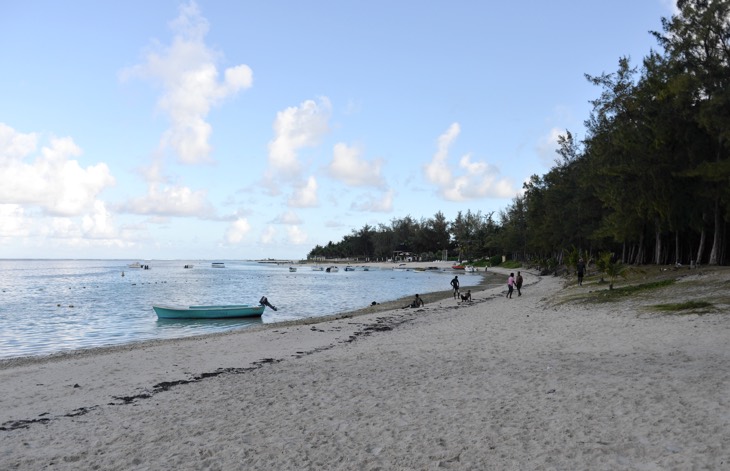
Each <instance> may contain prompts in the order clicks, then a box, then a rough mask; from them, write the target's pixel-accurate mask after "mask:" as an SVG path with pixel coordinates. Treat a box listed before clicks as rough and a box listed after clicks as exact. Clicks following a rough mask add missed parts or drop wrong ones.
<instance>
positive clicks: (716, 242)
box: [707, 198, 722, 265]
mask: <svg viewBox="0 0 730 471" xmlns="http://www.w3.org/2000/svg"><path fill="white" fill-rule="evenodd" d="M721 225H722V219H721V218H720V198H715V234H714V235H713V236H712V250H711V251H710V260H709V261H708V262H707V263H708V264H710V265H717V257H718V253H719V252H720V231H721V227H720V226H721Z"/></svg>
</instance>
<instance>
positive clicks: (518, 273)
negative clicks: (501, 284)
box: [515, 272, 522, 296]
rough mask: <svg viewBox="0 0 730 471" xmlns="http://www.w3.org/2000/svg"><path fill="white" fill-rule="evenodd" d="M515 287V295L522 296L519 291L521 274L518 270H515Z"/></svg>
mask: <svg viewBox="0 0 730 471" xmlns="http://www.w3.org/2000/svg"><path fill="white" fill-rule="evenodd" d="M515 288H517V296H522V291H520V289H521V288H522V275H521V274H520V272H517V278H515Z"/></svg>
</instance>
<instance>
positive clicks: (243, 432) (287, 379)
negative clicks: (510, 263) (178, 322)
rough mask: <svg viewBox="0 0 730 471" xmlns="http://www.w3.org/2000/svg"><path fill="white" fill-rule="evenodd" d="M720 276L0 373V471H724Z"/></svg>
mask: <svg viewBox="0 0 730 471" xmlns="http://www.w3.org/2000/svg"><path fill="white" fill-rule="evenodd" d="M490 270H491V269H490ZM494 271H501V272H502V273H504V272H505V270H500V269H494ZM729 273H730V271H729V270H724V271H716V272H712V273H709V272H705V271H701V270H696V271H683V272H681V273H680V272H677V274H676V276H677V279H678V281H677V282H676V283H675V284H673V285H671V286H668V287H666V288H660V289H656V290H652V291H650V292H648V294H647V293H642V294H639V295H636V296H630V297H627V298H626V299H622V300H619V301H615V302H611V303H584V302H575V301H572V300H571V299H572V297H574V296H576V295H577V296H580V295H581V294H583V293H588V292H591V291H597V290H605V289H607V287H606V286H605V285H597V284H595V283H586V284H584V286H582V287H579V286H575V285H574V284H568V282H567V281H566V279H564V278H559V277H553V276H546V277H540V276H538V275H537V274H535V273H532V272H530V271H524V270H523V275H525V286H524V287H523V290H522V291H523V295H522V296H519V297H518V296H517V295H516V294H515V296H514V298H513V299H506V298H505V297H504V292H505V291H506V286H502V287H498V288H491V289H485V290H482V291H476V292H475V291H472V295H473V298H474V301H473V302H472V303H458V302H456V301H455V300H453V299H445V300H441V301H437V302H427V304H426V305H425V307H423V308H418V309H392V310H385V311H383V310H381V309H373V311H372V312H367V310H366V311H365V312H360V313H358V314H357V315H354V314H349V315H343V316H333V317H330V318H326V319H313V320H308V321H306V322H299V323H287V324H279V325H263V326H260V327H256V328H254V329H250V330H246V331H242V332H235V333H227V334H219V335H213V336H207V337H200V338H193V339H182V340H174V341H159V342H151V343H142V344H136V345H130V346H125V347H114V348H107V349H94V350H90V351H79V352H75V353H73V354H64V355H56V356H53V357H50V358H41V359H32V358H31V359H28V358H26V359H17V360H9V361H3V362H0V441H1V443H2V446H0V469H3V470H15V469H19V470H38V469H54V470H78V469H103V470H161V469H170V470H173V469H175V470H178V469H182V470H228V469H250V470H272V469H276V470H313V469H333V470H340V469H341V470H431V469H433V470H435V469H455V470H462V469H463V470H470V469H471V470H484V469H591V470H617V469H618V470H622V469H626V470H633V469H636V470H665V469H677V470H685V469H730V347H729V345H730V316H728V309H727V308H728V304H729V303H730V300H729V299H728V296H727V294H726V293H727V290H728V287H730V275H729ZM691 299H712V300H713V305H714V306H715V307H714V309H711V310H710V312H698V313H683V314H677V313H661V312H658V311H656V310H653V309H650V308H649V307H648V306H651V305H654V304H659V303H665V302H670V301H671V300H678V301H686V300H691Z"/></svg>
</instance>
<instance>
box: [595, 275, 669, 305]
mask: <svg viewBox="0 0 730 471" xmlns="http://www.w3.org/2000/svg"><path fill="white" fill-rule="evenodd" d="M676 281H677V280H675V279H667V280H659V281H652V282H649V283H640V284H638V285H628V286H622V287H620V288H614V289H610V290H609V289H606V290H601V291H594V292H592V293H589V294H588V295H587V296H586V297H585V298H584V299H585V301H586V302H594V303H604V302H612V301H618V300H620V299H624V298H627V297H629V296H633V295H635V294H637V293H641V292H643V291H651V290H655V289H661V288H666V287H667V286H671V285H673V284H674V283H675V282H676Z"/></svg>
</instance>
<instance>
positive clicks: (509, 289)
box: [507, 273, 515, 299]
mask: <svg viewBox="0 0 730 471" xmlns="http://www.w3.org/2000/svg"><path fill="white" fill-rule="evenodd" d="M514 287H515V274H514V273H510V274H509V278H507V297H508V298H510V299H512V292H513V291H514V289H515V288H514Z"/></svg>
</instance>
